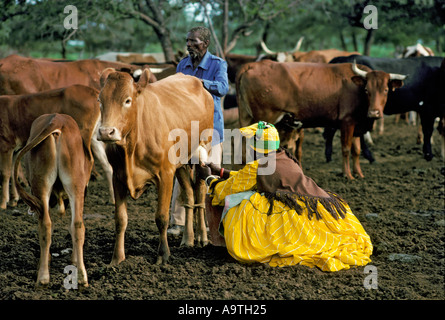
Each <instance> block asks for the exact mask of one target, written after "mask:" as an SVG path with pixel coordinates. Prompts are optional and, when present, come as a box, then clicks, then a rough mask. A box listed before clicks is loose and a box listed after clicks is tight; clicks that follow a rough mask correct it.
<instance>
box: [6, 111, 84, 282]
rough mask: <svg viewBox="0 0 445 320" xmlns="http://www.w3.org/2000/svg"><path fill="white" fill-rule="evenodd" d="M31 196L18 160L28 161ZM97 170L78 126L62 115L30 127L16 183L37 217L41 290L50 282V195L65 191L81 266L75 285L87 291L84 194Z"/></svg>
mask: <svg viewBox="0 0 445 320" xmlns="http://www.w3.org/2000/svg"><path fill="white" fill-rule="evenodd" d="M25 155H26V157H25V159H26V164H25V167H26V168H28V178H29V181H30V186H31V194H30V193H28V192H27V191H26V190H25V189H24V188H23V187H21V186H20V184H19V183H18V178H17V173H18V164H19V161H20V159H21V158H22V157H23V156H25ZM92 168H93V157H92V155H91V151H90V149H89V148H88V147H87V146H85V144H84V141H83V140H82V135H81V133H80V130H79V127H78V126H77V123H76V121H74V120H73V118H71V117H70V116H68V115H64V114H45V115H42V116H40V117H38V118H37V119H36V120H35V121H34V122H33V124H32V126H31V133H30V135H29V140H28V143H27V144H26V146H25V147H24V148H23V149H22V150H21V151H20V152H19V154H18V155H17V161H16V163H15V166H14V179H15V180H16V183H17V186H18V191H19V193H20V196H21V197H22V199H23V200H24V201H25V202H26V203H27V204H28V205H29V206H30V207H31V208H32V209H33V210H34V211H35V212H36V213H37V214H38V221H39V227H38V234H39V241H40V262H39V268H38V275H37V285H38V286H40V285H48V283H49V281H50V275H49V266H48V264H49V262H50V254H49V248H50V246H51V233H52V230H51V228H52V223H51V217H50V213H49V199H50V196H51V193H52V192H53V193H54V192H55V195H56V196H60V194H61V191H62V190H64V191H65V192H66V193H67V195H68V198H69V202H70V207H71V216H72V218H71V225H70V234H71V238H72V242H73V252H72V256H71V259H72V263H73V264H74V265H75V266H76V267H77V280H78V283H79V284H80V285H83V286H88V278H87V272H86V269H85V265H84V262H83V244H84V241H85V226H84V223H83V208H84V200H85V199H84V195H85V191H86V187H87V184H88V181H89V178H90V174H91V170H92Z"/></svg>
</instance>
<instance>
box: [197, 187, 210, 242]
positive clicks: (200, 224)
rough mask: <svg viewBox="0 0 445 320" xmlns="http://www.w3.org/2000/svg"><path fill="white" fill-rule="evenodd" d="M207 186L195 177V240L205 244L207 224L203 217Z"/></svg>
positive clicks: (206, 240)
mask: <svg viewBox="0 0 445 320" xmlns="http://www.w3.org/2000/svg"><path fill="white" fill-rule="evenodd" d="M206 192H207V188H206V185H205V183H204V180H201V179H199V180H198V178H197V181H196V185H195V207H196V208H195V212H196V215H197V216H196V217H195V218H196V219H195V221H196V224H197V226H196V230H197V237H196V238H197V239H196V240H197V242H198V243H199V244H200V245H202V246H206V245H207V244H208V243H209V240H208V237H207V224H206V217H205V197H206Z"/></svg>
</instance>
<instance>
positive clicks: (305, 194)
mask: <svg viewBox="0 0 445 320" xmlns="http://www.w3.org/2000/svg"><path fill="white" fill-rule="evenodd" d="M240 130H241V133H242V134H243V135H244V136H246V137H247V138H250V139H249V141H251V143H250V146H251V147H252V148H253V149H254V150H255V152H256V159H257V160H254V161H252V162H249V163H248V164H247V165H246V166H245V167H244V168H243V169H241V170H239V171H229V170H226V169H224V168H219V167H217V166H215V165H213V164H209V165H208V167H209V168H210V169H211V172H212V173H214V174H218V175H219V177H217V176H213V175H209V176H207V174H209V172H207V174H204V177H206V183H207V185H208V186H209V196H210V199H211V202H212V206H215V207H218V206H219V207H223V210H222V216H221V219H220V221H219V233H220V234H221V235H222V236H223V237H224V240H225V246H226V248H227V250H228V252H229V253H230V255H231V256H232V257H234V258H235V259H236V260H238V261H240V262H244V263H250V262H261V263H268V264H269V265H270V266H273V267H275V266H292V265H296V264H302V265H305V266H309V267H314V266H316V267H318V268H320V269H321V270H322V271H338V270H342V269H349V268H350V267H351V266H364V265H366V264H368V263H369V262H370V261H371V259H370V255H371V254H372V244H371V240H370V237H369V236H368V234H367V233H366V232H365V230H364V229H363V227H362V225H361V224H360V222H359V221H358V219H357V218H356V217H355V216H354V214H353V213H352V211H351V209H350V208H349V206H348V204H347V203H346V202H345V201H344V200H343V199H341V198H340V197H339V196H337V195H336V194H334V193H331V192H328V191H325V190H323V189H321V188H320V187H319V186H317V184H316V183H315V182H314V181H313V180H312V179H311V178H309V177H307V176H305V175H304V174H303V172H302V170H301V168H300V166H299V164H298V162H297V160H296V159H295V158H293V157H292V156H291V155H290V154H289V153H288V152H287V151H286V150H284V149H281V148H279V136H278V132H277V130H276V129H275V127H274V126H273V125H272V124H269V123H266V122H262V121H260V122H259V123H256V124H253V125H251V126H249V127H245V128H241V129H240ZM210 211H211V210H210ZM210 214H211V213H210ZM213 218H214V217H213ZM209 220H210V217H209ZM210 228H212V226H210Z"/></svg>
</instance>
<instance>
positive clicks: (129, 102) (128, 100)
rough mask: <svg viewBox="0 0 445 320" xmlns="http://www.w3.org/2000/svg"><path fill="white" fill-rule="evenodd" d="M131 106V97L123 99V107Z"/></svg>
mask: <svg viewBox="0 0 445 320" xmlns="http://www.w3.org/2000/svg"><path fill="white" fill-rule="evenodd" d="M130 106H131V98H127V99H125V102H124V107H125V108H129V107H130Z"/></svg>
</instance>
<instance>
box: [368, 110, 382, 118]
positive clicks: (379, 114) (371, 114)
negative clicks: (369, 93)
mask: <svg viewBox="0 0 445 320" xmlns="http://www.w3.org/2000/svg"><path fill="white" fill-rule="evenodd" d="M381 117H383V114H382V112H380V111H379V110H369V111H368V118H372V119H380V118H381Z"/></svg>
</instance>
